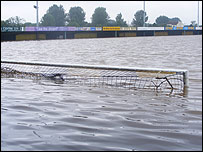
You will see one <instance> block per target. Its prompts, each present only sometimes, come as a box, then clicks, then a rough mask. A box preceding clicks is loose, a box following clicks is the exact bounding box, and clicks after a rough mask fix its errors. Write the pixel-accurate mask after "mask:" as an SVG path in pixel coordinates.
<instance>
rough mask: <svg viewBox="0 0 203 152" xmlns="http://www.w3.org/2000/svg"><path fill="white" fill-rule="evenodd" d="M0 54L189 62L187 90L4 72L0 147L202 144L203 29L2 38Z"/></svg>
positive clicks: (153, 64)
mask: <svg viewBox="0 0 203 152" xmlns="http://www.w3.org/2000/svg"><path fill="white" fill-rule="evenodd" d="M1 60H6V61H22V62H23V61H27V62H29V61H31V62H47V63H64V64H88V65H107V66H128V67H143V68H167V69H187V70H188V71H189V88H188V94H187V96H166V95H165V94H162V93H158V92H155V91H151V90H125V89H116V88H107V87H88V86H75V85H68V84H66V83H64V84H63V83H62V84H58V83H54V82H52V81H48V80H30V79H19V78H18V79H17V78H1V149H2V150H12V151H14V150H56V151H57V150H130V151H132V150H188V151H190V150H202V36H200V35H197V36H196V35H192V36H160V37H159V36H157V37H131V38H104V39H103V38H101V39H100V38H98V39H71V40H44V41H18V42H17V41H16V42H1Z"/></svg>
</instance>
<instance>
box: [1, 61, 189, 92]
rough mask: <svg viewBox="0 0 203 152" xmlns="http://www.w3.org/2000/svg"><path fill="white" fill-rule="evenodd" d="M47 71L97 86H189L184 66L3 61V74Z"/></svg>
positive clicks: (41, 74)
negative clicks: (159, 66)
mask: <svg viewBox="0 0 203 152" xmlns="http://www.w3.org/2000/svg"><path fill="white" fill-rule="evenodd" d="M46 74H47V75H50V74H61V75H62V76H63V79H64V82H69V83H75V84H78V83H79V84H88V85H90V84H91V85H94V86H100V85H106V86H114V87H122V88H129V89H139V88H142V89H147V88H150V89H156V90H157V89H162V90H163V89H171V90H179V91H183V90H184V89H185V88H188V87H189V81H188V75H189V74H188V70H183V69H182V70H180V69H160V68H135V67H120V66H104V65H103V66H101V65H82V64H58V63H57V64H56V63H53V64H51V63H35V62H14V61H1V77H6V76H7V77H8V76H10V77H11V76H13V77H21V78H22V77H31V78H35V79H39V78H45V77H46Z"/></svg>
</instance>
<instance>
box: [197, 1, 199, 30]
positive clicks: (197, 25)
mask: <svg viewBox="0 0 203 152" xmlns="http://www.w3.org/2000/svg"><path fill="white" fill-rule="evenodd" d="M197 26H198V27H199V1H198V7H197Z"/></svg>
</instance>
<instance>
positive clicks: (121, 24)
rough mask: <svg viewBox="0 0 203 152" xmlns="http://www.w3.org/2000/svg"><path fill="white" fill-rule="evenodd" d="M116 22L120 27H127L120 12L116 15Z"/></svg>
mask: <svg viewBox="0 0 203 152" xmlns="http://www.w3.org/2000/svg"><path fill="white" fill-rule="evenodd" d="M116 24H117V26H120V27H127V26H128V25H127V23H126V21H124V19H123V18H122V14H121V13H120V14H118V15H117V16H116Z"/></svg>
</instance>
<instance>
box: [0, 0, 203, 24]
mask: <svg viewBox="0 0 203 152" xmlns="http://www.w3.org/2000/svg"><path fill="white" fill-rule="evenodd" d="M53 4H56V5H58V6H59V5H60V4H61V5H63V7H64V9H65V12H66V13H68V12H69V9H70V8H71V7H75V6H80V7H81V8H83V10H84V12H85V13H86V16H85V17H86V21H87V22H91V17H92V14H93V13H94V10H95V8H97V7H105V8H106V11H107V13H108V14H109V16H110V18H111V19H114V20H115V17H116V16H117V14H119V13H121V14H122V16H123V18H124V20H125V21H127V23H128V24H130V23H131V22H132V19H133V18H134V14H135V13H136V12H137V11H138V10H141V9H142V10H143V4H144V1H39V2H38V5H39V21H40V20H41V18H42V17H43V15H44V14H45V13H46V11H47V10H48V9H49V7H50V6H52V5H53ZM33 5H36V1H1V20H7V19H8V18H10V17H14V16H19V17H21V18H23V19H25V21H26V22H32V23H36V9H34V7H33ZM145 11H146V13H147V16H148V21H147V22H148V23H151V24H152V23H154V22H155V20H156V18H157V17H159V16H160V15H165V16H167V17H169V18H173V17H178V18H180V19H181V20H182V22H183V23H184V24H187V25H188V24H190V23H191V21H196V22H197V18H198V17H197V16H198V15H197V14H198V1H145ZM199 24H200V25H202V1H199Z"/></svg>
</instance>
